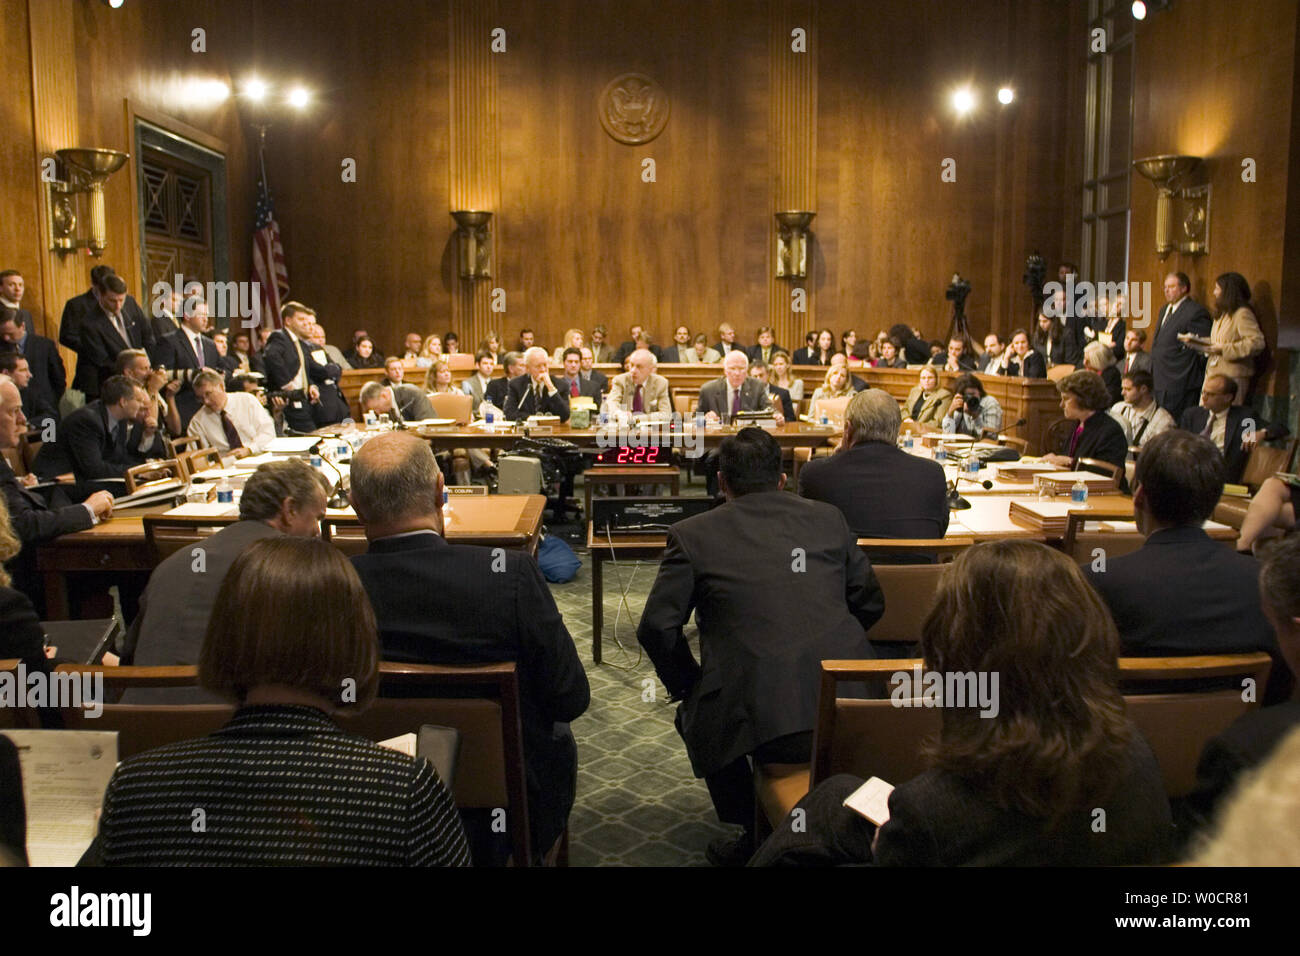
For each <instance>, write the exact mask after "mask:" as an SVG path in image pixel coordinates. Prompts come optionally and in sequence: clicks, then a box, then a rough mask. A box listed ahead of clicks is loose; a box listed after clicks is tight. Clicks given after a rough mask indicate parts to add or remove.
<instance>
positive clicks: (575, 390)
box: [560, 346, 600, 404]
mask: <svg viewBox="0 0 1300 956" xmlns="http://www.w3.org/2000/svg"><path fill="white" fill-rule="evenodd" d="M561 358H562V361H563V362H564V374H563V375H562V376H561V377H560V381H561V382H562V383H563V385H562V386H561V387H562V388H563V389H564V391H566V392H568V393H569V401H570V402H572V401H573V399H575V398H590V399H591V400H592V401H594V402H596V403H597V404H599V403H600V386H599V385H598V384H597V383H596V382H593V381H592V380H591V379H589V378H586V379H584V378H583V377H582V349H580V348H574V347H573V346H570V347H569V348H567V349H565V350H564V355H563V356H561Z"/></svg>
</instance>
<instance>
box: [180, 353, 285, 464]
mask: <svg viewBox="0 0 1300 956" xmlns="http://www.w3.org/2000/svg"><path fill="white" fill-rule="evenodd" d="M194 394H195V395H196V396H197V397H198V400H199V402H200V405H199V410H198V411H197V412H195V413H194V417H193V418H191V419H190V434H191V435H193V436H194V437H195V438H197V439H199V441H201V442H203V447H207V448H215V449H217V450H218V451H220V452H223V453H224V452H233V451H234V450H235V449H237V448H247V449H248V450H249V451H250V452H251V453H252V454H254V455H260V454H262V452H264V451H266V449H267V447H268V446H269V445H270V444H271V442H272V441H274V440H275V421H274V420H273V419H272V418H271V413H270V412H268V411H267V410H266V409H265V408H263V407H262V403H261V402H259V401H258V400H257V396H255V395H253V394H252V393H251V392H235V393H233V394H227V393H226V377H225V376H224V375H223V374H222V373H221V372H220V371H218V370H217V369H214V368H205V369H204V370H203V371H201V372H199V374H198V375H196V376H194Z"/></svg>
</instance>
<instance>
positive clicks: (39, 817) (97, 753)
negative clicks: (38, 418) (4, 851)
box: [3, 730, 117, 866]
mask: <svg viewBox="0 0 1300 956" xmlns="http://www.w3.org/2000/svg"><path fill="white" fill-rule="evenodd" d="M3 733H4V734H5V736H7V737H8V738H9V739H10V740H12V741H13V742H14V746H15V747H17V748H18V764H19V766H20V767H21V769H22V774H23V799H24V801H25V802H26V804H27V857H28V860H29V861H30V862H31V865H32V866H75V865H76V864H77V861H78V860H80V859H81V855H82V854H83V853H85V852H86V848H87V847H88V846H90V843H91V841H92V840H93V839H94V838H95V832H96V829H97V826H98V823H97V821H96V819H95V813H96V812H97V811H98V810H99V808H100V807H101V806H103V804H104V791H105V790H106V789H108V781H109V780H110V779H112V777H113V771H114V769H115V768H116V767H117V732H116V731H102V730H5V731H3Z"/></svg>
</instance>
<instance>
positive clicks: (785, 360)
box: [767, 352, 803, 402]
mask: <svg viewBox="0 0 1300 956" xmlns="http://www.w3.org/2000/svg"><path fill="white" fill-rule="evenodd" d="M767 367H768V369H769V371H770V374H771V377H772V384H773V385H775V386H777V387H778V388H783V389H785V390H786V391H787V392H789V393H790V401H792V402H801V401H803V379H801V378H797V377H795V376H794V375H792V374H791V372H790V356H789V354H788V353H786V352H774V353H773V354H772V361H770V362H768V363H767Z"/></svg>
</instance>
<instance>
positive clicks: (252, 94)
mask: <svg viewBox="0 0 1300 956" xmlns="http://www.w3.org/2000/svg"><path fill="white" fill-rule="evenodd" d="M266 93H267V86H266V83H265V82H264V81H263V80H259V79H252V80H249V81H248V82H247V83H245V84H244V95H245V96H247V97H248V98H249V99H250V100H252V101H253V102H255V103H260V102H262V100H264V99H266Z"/></svg>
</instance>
